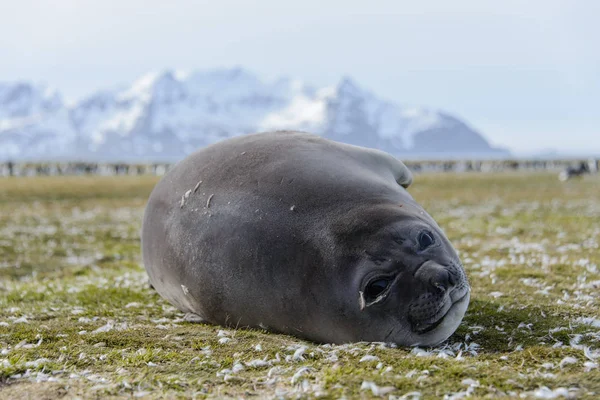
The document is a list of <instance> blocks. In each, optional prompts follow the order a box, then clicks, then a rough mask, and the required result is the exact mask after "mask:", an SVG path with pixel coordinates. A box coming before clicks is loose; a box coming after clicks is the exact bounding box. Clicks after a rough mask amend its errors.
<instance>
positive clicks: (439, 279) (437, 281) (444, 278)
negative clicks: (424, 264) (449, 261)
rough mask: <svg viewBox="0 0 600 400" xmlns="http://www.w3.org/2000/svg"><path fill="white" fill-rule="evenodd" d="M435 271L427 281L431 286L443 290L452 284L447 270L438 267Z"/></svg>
mask: <svg viewBox="0 0 600 400" xmlns="http://www.w3.org/2000/svg"><path fill="white" fill-rule="evenodd" d="M435 272H436V273H435V275H434V276H432V277H431V280H430V281H429V282H430V283H431V285H432V286H433V287H435V288H436V289H437V290H439V291H442V292H445V291H447V290H448V289H449V288H451V287H452V286H453V285H452V282H451V278H450V273H449V272H448V271H446V270H445V269H439V270H437V271H435Z"/></svg>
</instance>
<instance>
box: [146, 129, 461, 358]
mask: <svg viewBox="0 0 600 400" xmlns="http://www.w3.org/2000/svg"><path fill="white" fill-rule="evenodd" d="M411 182H412V174H411V172H410V171H409V169H408V168H407V167H406V166H405V165H404V164H403V163H402V162H400V161H399V160H397V159H396V158H394V157H393V156H391V155H389V154H387V153H385V152H382V151H379V150H374V149H367V148H363V147H357V146H353V145H348V144H342V143H338V142H334V141H330V140H327V139H324V138H322V137H320V136H317V135H313V134H309V133H304V132H290V131H284V132H282V131H279V132H266V133H254V134H249V135H243V136H238V137H235V138H231V139H227V140H223V141H220V142H217V143H214V144H212V145H209V146H207V147H205V148H202V149H200V150H197V151H196V152H195V153H193V154H191V155H189V156H188V157H187V158H185V159H184V160H182V161H180V162H179V163H177V164H176V165H174V166H173V168H172V169H170V170H169V171H168V172H167V173H166V174H165V175H164V176H163V178H162V179H161V181H159V183H158V184H157V185H156V186H155V188H154V189H153V191H152V193H151V194H150V197H149V200H148V203H147V206H146V209H145V212H144V219H143V225H142V233H141V234H142V253H143V262H144V265H145V268H146V270H147V272H148V275H149V278H150V282H151V284H152V285H153V286H154V288H155V289H156V291H157V292H158V293H159V294H160V295H161V296H162V297H163V298H165V299H166V300H167V301H169V302H170V303H172V304H173V305H174V306H175V307H177V308H178V309H179V310H181V311H183V312H186V313H191V314H195V315H197V316H199V318H201V319H202V320H203V321H206V322H208V323H211V324H216V325H222V326H229V327H253V328H259V327H260V328H263V329H266V330H268V331H272V332H278V333H284V334H288V335H294V336H297V337H300V338H304V339H308V340H311V341H314V342H319V343H338V344H339V343H348V342H358V341H368V342H387V343H396V344H397V345H400V346H415V345H421V346H430V345H436V344H438V343H440V342H442V341H444V340H446V339H447V338H448V337H449V336H450V335H451V334H452V333H454V331H455V330H456V328H457V327H458V325H459V324H460V322H461V320H462V318H463V315H464V313H465V311H466V309H467V306H468V304H469V298H470V288H469V284H468V283H467V278H466V276H465V272H464V270H463V268H462V264H461V262H460V260H459V257H458V255H457V254H456V252H455V250H454V248H453V247H452V245H451V244H450V242H449V241H448V239H447V238H446V236H445V234H444V233H443V232H442V230H441V229H440V228H439V226H438V225H437V224H436V222H435V221H434V220H433V219H432V218H431V217H430V216H429V214H427V213H426V212H425V210H423V208H422V207H421V206H420V205H419V204H417V203H416V202H415V200H414V199H413V198H412V197H411V195H410V194H409V193H408V192H407V191H406V188H407V187H408V186H409V185H410V184H411Z"/></svg>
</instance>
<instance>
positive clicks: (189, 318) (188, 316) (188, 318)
mask: <svg viewBox="0 0 600 400" xmlns="http://www.w3.org/2000/svg"><path fill="white" fill-rule="evenodd" d="M183 320H184V321H185V322H192V323H194V324H208V321H207V320H205V319H204V318H202V317H201V316H199V315H198V314H194V313H185V316H184V317H183Z"/></svg>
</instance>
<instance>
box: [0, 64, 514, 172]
mask: <svg viewBox="0 0 600 400" xmlns="http://www.w3.org/2000/svg"><path fill="white" fill-rule="evenodd" d="M284 129H295V130H303V131H307V132H312V133H316V134H320V135H323V136H325V137H328V138H331V139H334V140H339V141H342V142H347V143H351V144H357V145H362V146H368V147H375V148H379V149H382V150H385V151H388V152H390V153H392V154H395V155H398V156H403V157H410V156H412V157H414V156H419V155H420V156H437V157H449V156H453V157H455V156H461V155H463V156H474V155H479V156H493V155H501V154H506V151H505V150H501V149H495V148H492V147H491V146H490V145H489V144H488V143H487V141H486V140H485V139H484V138H483V137H482V136H481V135H480V134H479V133H477V132H476V131H474V130H473V129H472V128H470V127H469V126H467V125H466V124H465V123H463V122H461V121H460V120H458V119H456V118H454V117H452V116H450V115H446V114H444V113H441V112H438V111H435V110H429V109H425V108H417V107H401V106H398V105H396V104H393V103H391V102H388V101H385V100H382V99H380V98H378V97H376V96H375V95H374V94H372V93H371V92H369V91H367V90H364V89H363V88H361V87H359V86H358V85H357V84H356V83H354V82H353V81H352V80H350V79H348V78H344V79H342V80H341V82H340V83H339V84H337V85H336V86H332V87H325V88H314V87H311V86H309V85H306V84H304V83H302V82H300V81H298V80H293V79H280V80H277V81H275V82H264V81H262V80H260V79H259V78H258V77H256V76H255V75H253V74H251V73H249V72H247V71H245V70H243V69H240V68H234V69H218V70H210V71H198V72H194V73H191V74H181V73H174V72H170V71H167V72H163V73H160V74H148V75H146V76H144V77H142V78H140V79H139V80H137V81H136V82H134V83H133V84H132V85H131V86H129V87H126V88H124V89H114V90H108V91H101V92H98V93H95V94H92V95H91V96H89V97H87V98H85V99H83V100H82V101H79V102H77V103H76V104H73V105H66V104H65V103H64V102H63V101H62V99H61V97H60V95H59V94H58V93H56V92H51V91H49V90H47V89H46V88H44V87H37V86H33V85H30V84H27V83H16V84H1V83H0V160H1V159H4V160H7V159H12V160H25V159H36V160H44V159H45V160H50V159H69V160H86V161H88V160H97V161H114V160H120V161H140V160H147V161H175V160H178V159H181V158H183V157H184V156H185V155H187V154H189V153H191V152H192V151H194V150H196V149H197V148H199V147H202V146H206V145H208V144H210V143H213V142H215V141H218V140H221V139H224V138H228V137H232V136H237V135H242V134H246V133H252V132H260V131H267V130H284Z"/></svg>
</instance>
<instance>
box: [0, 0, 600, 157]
mask: <svg viewBox="0 0 600 400" xmlns="http://www.w3.org/2000/svg"><path fill="white" fill-rule="evenodd" d="M223 66H225V67H232V66H242V67H245V68H248V69H249V70H251V71H253V72H255V73H257V74H258V75H259V76H261V77H263V78H265V79H272V78H275V77H279V76H282V75H286V76H292V77H297V78H300V79H302V80H304V81H306V82H308V83H312V84H315V85H328V84H334V83H336V82H337V81H338V80H339V79H340V78H341V77H342V76H343V75H347V76H350V77H352V78H353V79H355V80H356V82H357V83H358V84H359V85H361V86H363V87H364V88H366V89H369V90H372V91H373V92H375V93H376V94H378V95H380V96H382V97H384V98H387V99H390V100H393V101H396V102H398V103H400V104H415V105H426V106H430V107H435V108H439V109H442V110H445V111H447V112H449V113H452V114H455V115H457V116H459V117H461V118H464V119H465V120H467V121H468V122H470V123H471V124H472V125H473V126H474V127H475V128H476V129H478V130H480V131H481V132H482V133H483V134H484V135H485V136H486V137H487V138H488V139H490V140H491V141H492V142H493V143H494V144H499V145H504V146H508V147H510V148H512V149H514V150H517V151H532V150H538V149H544V148H558V149H563V150H566V151H584V150H593V151H596V152H598V153H600V1H597V0H587V1H585V0H581V1H579V0H570V1H567V0H565V1H557V0H522V1H506V0H504V1H497V0H496V1H485V0H453V1H446V0H439V1H422V0H419V1H414V0H413V1H410V2H408V1H398V0H396V1H364V0H361V1H350V0H345V1H338V0H317V1H314V0H302V1H297V2H291V1H281V0H256V1H253V0H248V1H232V0H210V1H175V0H173V1H165V0H161V1H154V0H118V1H116V0H98V1H84V0H54V1H47V0H37V1H32V0H11V1H7V0H0V81H12V80H29V81H34V82H40V83H46V84H49V85H51V86H53V87H57V88H58V89H60V90H61V91H62V92H63V94H64V95H66V96H67V97H70V98H77V97H80V96H82V95H85V94H87V93H90V92H91V91H93V90H95V89H98V88H101V87H106V86H112V85H115V84H120V83H128V82H130V81H132V80H134V79H135V78H137V77H139V76H140V75H142V74H144V73H146V72H148V71H151V70H161V69H166V68H175V69H184V70H190V69H194V68H201V69H206V68H212V67H223Z"/></svg>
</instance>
